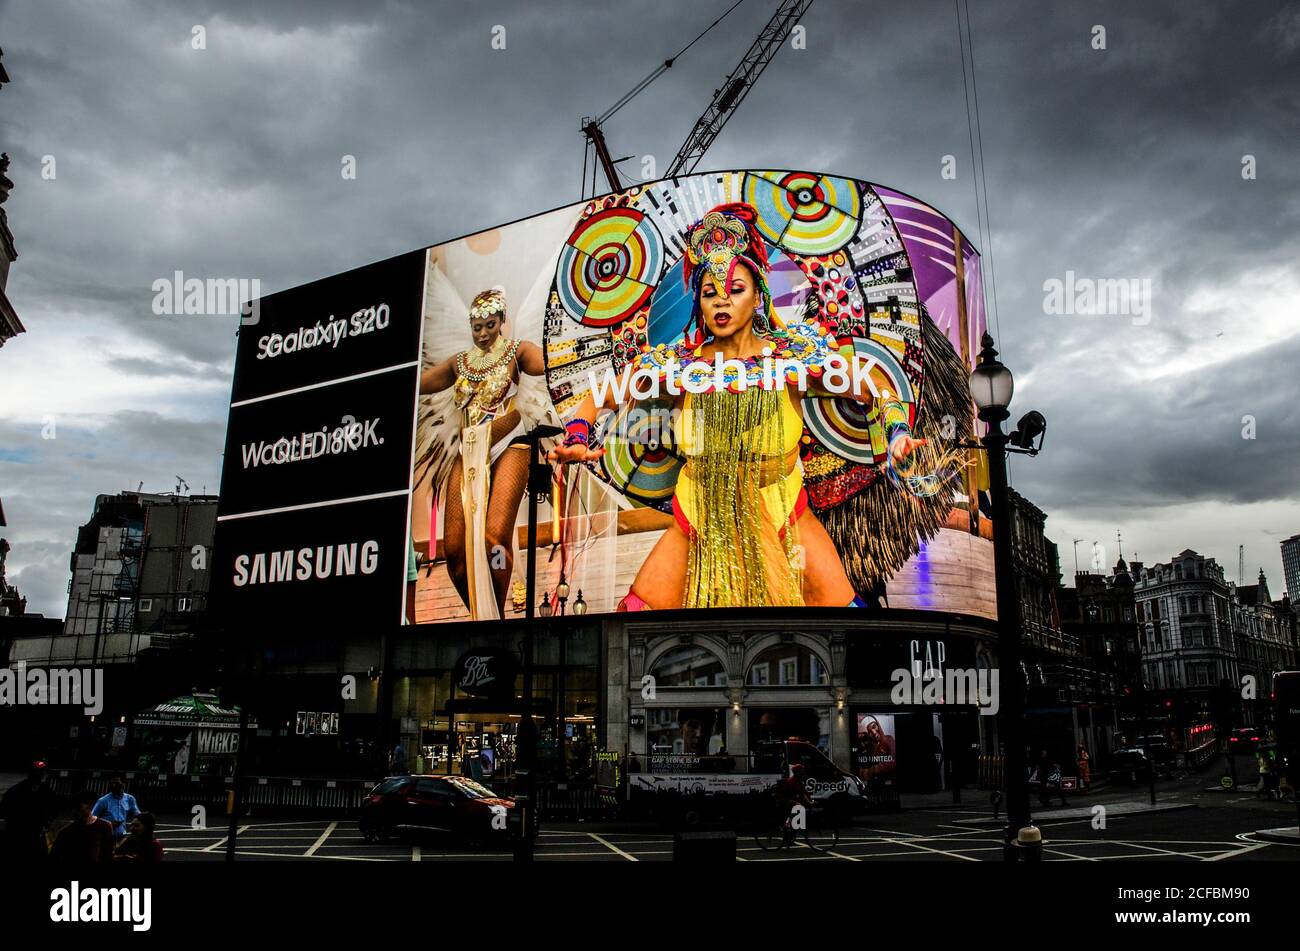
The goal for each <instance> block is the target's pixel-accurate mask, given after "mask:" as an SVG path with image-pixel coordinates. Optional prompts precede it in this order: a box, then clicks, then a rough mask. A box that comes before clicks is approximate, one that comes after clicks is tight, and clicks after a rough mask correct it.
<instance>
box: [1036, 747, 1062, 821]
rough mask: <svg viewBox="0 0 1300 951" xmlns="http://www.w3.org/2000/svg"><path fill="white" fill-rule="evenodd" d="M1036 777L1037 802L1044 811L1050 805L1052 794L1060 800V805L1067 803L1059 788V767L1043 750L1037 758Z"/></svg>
mask: <svg viewBox="0 0 1300 951" xmlns="http://www.w3.org/2000/svg"><path fill="white" fill-rule="evenodd" d="M1036 775H1037V777H1038V801H1039V802H1040V803H1042V805H1043V808H1044V809H1046V808H1047V807H1048V806H1050V805H1051V804H1052V794H1053V792H1055V794H1056V795H1057V796H1059V797H1060V799H1061V805H1062V806H1065V805H1068V803H1067V802H1066V801H1065V790H1064V789H1062V788H1061V766H1060V764H1059V763H1057V762H1056V761H1055V760H1053V759H1052V758H1051V756H1049V755H1048V753H1047V750H1043V751H1042V753H1040V754H1039V756H1038V766H1037V770H1036Z"/></svg>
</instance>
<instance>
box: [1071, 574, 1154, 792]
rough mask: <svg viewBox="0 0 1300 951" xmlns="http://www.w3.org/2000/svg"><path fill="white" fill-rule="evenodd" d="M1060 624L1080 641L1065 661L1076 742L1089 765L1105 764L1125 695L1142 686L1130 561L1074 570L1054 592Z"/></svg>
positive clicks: (1122, 719)
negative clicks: (1070, 581)
mask: <svg viewBox="0 0 1300 951" xmlns="http://www.w3.org/2000/svg"><path fill="white" fill-rule="evenodd" d="M1059 604H1060V612H1061V627H1062V630H1063V631H1064V632H1065V633H1066V634H1067V635H1068V636H1070V637H1071V638H1072V639H1074V640H1075V641H1076V642H1077V643H1078V644H1079V655H1078V661H1077V663H1074V664H1070V665H1067V666H1066V668H1065V670H1064V674H1065V685H1064V686H1065V688H1066V689H1067V690H1069V692H1070V696H1071V698H1072V699H1073V700H1074V701H1075V703H1076V710H1077V711H1078V712H1077V714H1076V716H1077V719H1078V722H1079V742H1080V744H1081V745H1083V746H1084V747H1085V748H1086V749H1087V750H1088V754H1089V756H1090V757H1091V765H1092V768H1093V770H1094V771H1104V770H1106V769H1107V768H1108V767H1109V763H1110V758H1111V754H1112V753H1113V752H1114V751H1115V750H1116V749H1118V748H1119V747H1118V742H1119V739H1120V738H1121V737H1123V735H1124V734H1125V733H1126V732H1130V733H1131V732H1132V730H1131V729H1130V728H1129V724H1128V723H1127V722H1126V717H1127V715H1128V714H1129V713H1130V712H1131V711H1130V710H1128V709H1126V708H1125V705H1124V698H1125V697H1128V696H1132V695H1133V693H1134V691H1135V689H1139V690H1140V687H1141V682H1142V655H1141V639H1140V632H1139V627H1138V623H1137V606H1136V601H1135V599H1134V585H1133V578H1132V575H1131V574H1130V573H1129V566H1128V564H1126V563H1125V561H1124V560H1123V559H1122V558H1121V559H1120V560H1119V561H1118V562H1116V564H1115V566H1114V568H1113V569H1112V571H1111V573H1110V574H1109V575H1104V574H1100V573H1093V572H1086V571H1081V572H1076V573H1075V576H1074V587H1073V588H1062V589H1061V590H1060V592H1059Z"/></svg>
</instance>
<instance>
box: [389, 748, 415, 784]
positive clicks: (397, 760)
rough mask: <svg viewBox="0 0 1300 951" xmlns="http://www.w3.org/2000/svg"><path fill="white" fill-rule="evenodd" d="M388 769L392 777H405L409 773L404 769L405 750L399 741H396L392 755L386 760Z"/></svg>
mask: <svg viewBox="0 0 1300 951" xmlns="http://www.w3.org/2000/svg"><path fill="white" fill-rule="evenodd" d="M388 769H389V771H390V772H391V773H392V774H393V775H394V776H405V775H406V774H407V773H408V772H410V771H409V770H408V769H407V768H406V749H405V748H404V747H403V746H402V741H401V740H398V741H397V745H396V746H394V747H393V753H392V755H391V756H389V758H388Z"/></svg>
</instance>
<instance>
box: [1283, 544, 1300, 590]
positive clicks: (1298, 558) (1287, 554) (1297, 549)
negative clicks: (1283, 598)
mask: <svg viewBox="0 0 1300 951" xmlns="http://www.w3.org/2000/svg"><path fill="white" fill-rule="evenodd" d="M1282 573H1283V575H1284V576H1285V580H1286V594H1287V597H1288V598H1289V599H1290V600H1291V601H1292V602H1293V603H1294V602H1295V601H1297V600H1300V535H1292V536H1291V537H1290V538H1287V539H1284V540H1283V542H1282Z"/></svg>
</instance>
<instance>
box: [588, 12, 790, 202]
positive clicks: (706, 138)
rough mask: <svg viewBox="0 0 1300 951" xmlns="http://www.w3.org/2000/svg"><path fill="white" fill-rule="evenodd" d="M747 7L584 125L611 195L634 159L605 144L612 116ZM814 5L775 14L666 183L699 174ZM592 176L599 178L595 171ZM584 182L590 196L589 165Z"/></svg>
mask: <svg viewBox="0 0 1300 951" xmlns="http://www.w3.org/2000/svg"><path fill="white" fill-rule="evenodd" d="M742 2H744V0H736V2H735V3H733V4H732V5H731V6H730V7H728V8H727V11H726V13H723V14H722V16H720V17H718V18H717V19H716V20H714V21H713V22H712V23H710V24H709V25H708V26H707V27H705V29H704V31H703V32H702V33H700V35H699V36H697V37H695V39H693V40H691V42H690V43H687V44H686V46H684V47H683V48H682V49H681V50H680V51H678V53H677V54H676V55H675V56H670V57H669V58H668V59H666V60H664V61H663V62H662V63H660V64H659V66H657V67H656V68H655V69H654V70H653V71H652V72H651V73H650V75H648V76H646V77H645V79H643V80H641V82H639V83H637V84H636V86H634V87H632V89H631V91H629V92H628V93H627V95H625V96H624V97H623V98H622V99H620V100H619V101H618V102H616V103H614V105H613V106H611V107H610V108H609V109H607V110H606V111H605V112H604V113H603V114H602V115H600V116H598V117H596V118H584V119H583V120H582V132H583V134H584V135H586V137H587V140H588V142H589V144H590V146H591V147H593V148H594V149H595V151H596V161H597V163H598V164H599V165H600V167H601V169H602V170H603V171H604V173H605V180H606V181H607V182H608V183H609V188H610V191H616V192H618V191H622V190H623V183H622V180H621V179H620V178H619V175H618V168H617V166H618V163H619V162H625V161H627V159H628V158H631V156H624V157H623V158H620V159H615V158H613V156H612V155H611V153H610V151H609V145H608V143H607V142H606V141H605V133H604V131H603V130H602V126H603V125H604V123H605V122H606V121H607V120H608V119H609V118H610V117H611V116H613V115H614V113H616V112H618V110H620V109H622V108H623V107H624V106H625V105H627V104H628V103H629V102H630V101H631V100H632V99H633V97H635V96H636V95H637V94H638V93H640V92H641V91H642V90H644V89H645V88H646V87H647V86H649V85H650V84H651V83H652V82H654V81H655V80H656V79H658V78H659V77H660V76H661V75H663V73H664V72H665V71H667V70H669V69H671V68H672V66H673V63H674V62H676V60H677V58H678V57H679V56H681V55H682V54H683V53H685V52H686V51H687V50H689V49H690V48H691V47H692V46H694V45H695V44H696V43H698V42H699V41H700V39H701V38H703V36H704V35H705V33H708V32H709V31H710V30H712V29H713V28H714V27H715V26H717V25H718V24H719V23H721V22H722V21H723V20H724V19H726V17H727V14H729V13H731V11H732V10H734V9H736V7H738V6H740V4H741V3H742ZM812 2H813V0H783V2H782V3H781V5H780V7H778V8H777V11H776V13H774V14H772V18H771V19H770V20H768V22H767V25H766V26H764V27H763V29H762V30H761V31H760V32H759V34H758V38H757V39H756V40H754V42H753V44H752V45H751V46H750V47H749V50H748V51H747V52H746V53H745V55H744V57H743V58H742V59H741V61H740V64H739V65H738V66H736V68H735V69H733V70H732V71H731V73H729V74H728V76H727V79H726V81H725V82H724V83H723V84H722V86H721V87H720V88H718V89H717V90H715V91H714V93H713V101H712V102H710V103H709V107H708V108H707V109H706V110H705V111H704V114H703V115H702V116H700V118H699V119H698V120H697V121H696V123H695V126H694V128H692V129H691V132H690V135H688V136H687V137H686V141H685V142H684V143H682V147H681V148H680V149H678V151H677V155H676V157H675V158H674V159H673V161H672V164H671V165H670V166H669V167H668V171H667V174H666V176H665V177H667V178H673V177H675V176H677V175H680V174H682V173H683V172H692V171H694V170H695V166H696V165H698V164H699V162H700V159H701V158H703V157H704V153H705V152H707V151H708V150H709V146H711V145H712V144H713V140H714V139H716V138H717V137H718V135H719V133H721V132H722V128H723V126H725V125H726V124H727V120H728V119H730V118H731V117H732V115H734V114H735V112H736V110H737V109H738V108H740V104H741V103H742V102H744V100H745V96H746V95H748V94H749V90H750V89H751V88H752V87H753V85H754V83H755V82H757V81H758V77H759V76H761V75H762V74H763V70H764V69H766V68H767V64H768V63H770V62H771V61H772V57H773V56H775V55H776V51H777V50H778V49H780V48H781V44H783V43H784V42H785V41H786V39H787V38H788V37H789V36H790V33H791V31H793V30H794V28H795V26H796V25H797V24H798V23H799V19H800V18H801V17H802V16H803V15H804V13H806V12H807V10H808V8H809V7H810V6H812ZM592 172H593V175H594V174H595V170H594V168H593V170H592ZM582 178H583V189H584V194H585V189H586V182H587V171H586V166H585V163H584V167H583V175H582Z"/></svg>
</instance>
